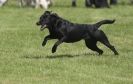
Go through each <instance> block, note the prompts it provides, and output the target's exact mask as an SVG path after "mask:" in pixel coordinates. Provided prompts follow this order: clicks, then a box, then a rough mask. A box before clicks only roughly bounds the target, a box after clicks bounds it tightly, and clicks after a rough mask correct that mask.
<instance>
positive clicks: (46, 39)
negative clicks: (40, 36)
mask: <svg viewBox="0 0 133 84" xmlns="http://www.w3.org/2000/svg"><path fill="white" fill-rule="evenodd" d="M50 39H52V37H51V36H50V35H48V36H46V37H45V38H44V40H43V42H42V46H45V45H46V43H47V41H48V40H50Z"/></svg>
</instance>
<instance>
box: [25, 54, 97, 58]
mask: <svg viewBox="0 0 133 84" xmlns="http://www.w3.org/2000/svg"><path fill="white" fill-rule="evenodd" d="M80 56H81V57H82V56H87V57H88V56H98V55H96V54H91V53H83V54H75V55H74V54H57V55H55V54H52V55H46V56H42V55H32V56H31V55H25V56H23V57H22V58H26V59H43V58H46V59H58V58H75V57H80Z"/></svg>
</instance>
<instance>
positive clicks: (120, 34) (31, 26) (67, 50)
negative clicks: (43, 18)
mask: <svg viewBox="0 0 133 84" xmlns="http://www.w3.org/2000/svg"><path fill="white" fill-rule="evenodd" d="M49 10H52V11H53V12H56V13H58V14H59V15H60V16H61V17H63V18H65V19H67V20H70V21H72V22H76V23H86V24H87V23H95V22H97V21H99V20H102V19H116V23H115V24H112V25H104V26H102V28H101V29H102V30H103V31H104V32H105V33H106V34H107V36H108V38H109V40H110V42H111V44H113V45H114V46H115V47H116V49H117V50H118V52H119V53H120V55H119V56H115V55H114V54H113V53H112V52H111V50H109V49H108V48H107V47H105V46H103V45H102V44H100V43H98V46H99V47H100V48H101V49H102V50H104V54H103V55H102V56H98V54H97V53H95V52H93V51H91V50H89V49H87V48H86V47H85V45H84V41H80V42H77V43H74V44H66V43H64V44H61V45H60V46H59V47H58V50H57V52H56V53H55V54H52V53H51V48H52V46H53V44H54V43H55V42H56V40H51V41H49V42H48V43H47V45H46V46H45V47H42V46H41V43H42V41H43V38H44V36H46V35H47V34H48V30H45V31H43V32H41V31H40V30H39V27H37V26H36V25H35V23H36V22H37V21H38V18H39V16H40V15H41V14H42V13H43V12H44V10H43V9H32V8H19V7H18V6H17V5H16V2H14V0H10V3H8V5H7V6H5V7H3V8H0V84H133V36H132V35H133V6H131V5H128V4H125V5H118V6H112V8H111V9H106V8H105V9H94V8H85V7H84V2H82V0H78V7H76V8H72V7H71V1H70V0H55V5H54V6H53V7H51V8H50V9H49Z"/></svg>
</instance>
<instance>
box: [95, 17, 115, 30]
mask: <svg viewBox="0 0 133 84" xmlns="http://www.w3.org/2000/svg"><path fill="white" fill-rule="evenodd" d="M114 22H115V19H114V20H102V21H100V22H97V23H96V24H94V25H95V27H96V28H97V29H98V28H99V27H100V26H102V25H103V24H113V23H114Z"/></svg>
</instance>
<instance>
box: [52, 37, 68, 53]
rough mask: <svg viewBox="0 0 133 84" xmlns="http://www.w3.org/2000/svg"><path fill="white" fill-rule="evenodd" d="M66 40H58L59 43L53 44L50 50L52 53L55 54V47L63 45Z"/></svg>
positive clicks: (64, 38)
mask: <svg viewBox="0 0 133 84" xmlns="http://www.w3.org/2000/svg"><path fill="white" fill-rule="evenodd" d="M66 39H67V38H66V37H63V38H62V39H60V40H59V41H57V42H56V43H55V44H54V46H53V48H52V53H55V52H56V49H57V47H58V46H59V45H60V44H61V43H63V42H64V41H65V40H66Z"/></svg>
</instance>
